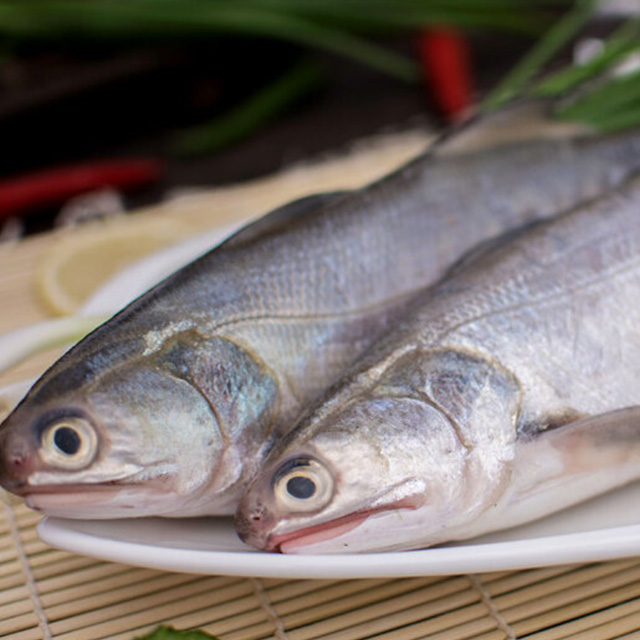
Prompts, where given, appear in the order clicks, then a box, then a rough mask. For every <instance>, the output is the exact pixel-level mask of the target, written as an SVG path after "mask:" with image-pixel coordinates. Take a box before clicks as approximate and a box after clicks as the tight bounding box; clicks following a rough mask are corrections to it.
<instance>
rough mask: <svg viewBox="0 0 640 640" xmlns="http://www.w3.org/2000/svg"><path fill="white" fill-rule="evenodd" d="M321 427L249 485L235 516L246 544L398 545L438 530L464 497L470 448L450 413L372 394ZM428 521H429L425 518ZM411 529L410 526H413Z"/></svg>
mask: <svg viewBox="0 0 640 640" xmlns="http://www.w3.org/2000/svg"><path fill="white" fill-rule="evenodd" d="M329 420H330V423H327V422H323V423H322V424H320V425H315V426H316V427H317V428H316V429H314V430H313V433H312V434H311V436H310V437H308V438H306V439H305V440H304V442H300V441H296V442H294V443H292V446H290V447H287V448H286V450H285V451H283V452H279V453H278V455H277V456H276V457H275V459H274V458H272V457H269V459H268V462H267V465H266V466H265V468H264V470H263V471H262V472H261V473H259V474H258V475H257V476H256V477H255V478H254V480H253V481H252V482H251V484H250V485H249V488H248V490H247V492H246V494H245V496H244V497H243V499H242V501H241V503H240V506H239V508H238V511H237V513H236V522H237V529H238V532H239V534H240V536H241V538H243V540H245V541H246V542H248V543H249V544H251V545H253V546H256V547H258V548H260V549H265V550H269V551H281V552H286V553H339V552H351V551H362V550H364V549H366V550H371V549H372V548H373V549H378V548H380V549H382V548H392V547H394V546H396V545H398V544H401V543H402V542H403V541H404V539H405V537H406V536H407V535H408V534H409V535H410V534H411V533H413V534H414V535H415V532H408V531H407V524H409V525H410V520H411V515H410V514H412V513H414V512H415V511H416V510H420V512H421V514H422V520H423V522H422V524H421V525H420V526H421V527H422V528H423V529H427V528H432V529H433V530H434V531H436V532H437V531H439V530H440V529H441V528H442V526H443V525H444V524H446V523H447V521H448V520H449V519H450V514H451V513H452V511H453V510H455V508H456V507H457V506H459V505H460V503H461V502H462V500H463V496H462V495H461V493H463V483H461V482H458V480H459V479H460V478H462V477H463V476H464V471H465V465H466V451H465V449H464V447H462V446H460V443H459V441H458V440H457V438H456V436H455V433H454V432H453V430H452V429H451V424H450V422H449V420H448V419H447V417H446V416H445V415H444V414H443V413H442V412H441V411H440V410H438V409H437V408H435V407H433V406H431V405H430V404H428V403H425V402H423V401H421V400H419V399H414V398H402V397H400V398H398V397H386V398H384V397H383V398H368V399H364V400H362V401H358V402H355V403H353V404H351V405H350V406H349V407H347V408H346V409H345V410H343V411H341V412H340V414H339V415H337V416H331V417H330V418H329ZM425 520H426V521H425ZM409 528H410V527H409Z"/></svg>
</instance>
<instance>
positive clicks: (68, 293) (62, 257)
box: [35, 216, 194, 315]
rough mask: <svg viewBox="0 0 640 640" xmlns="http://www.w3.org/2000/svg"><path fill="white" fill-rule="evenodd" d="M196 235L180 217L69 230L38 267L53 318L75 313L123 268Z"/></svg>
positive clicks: (124, 220) (122, 220)
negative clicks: (54, 315) (55, 315)
mask: <svg viewBox="0 0 640 640" xmlns="http://www.w3.org/2000/svg"><path fill="white" fill-rule="evenodd" d="M193 233H194V229H193V227H192V226H191V225H188V224H187V225H185V224H182V223H181V222H180V221H178V220H175V219H171V218H157V219H150V218H141V219H135V218H129V217H125V216H122V217H118V218H114V219H109V220H106V221H103V222H100V223H96V224H91V225H90V226H87V227H79V228H76V229H74V230H72V231H70V230H67V231H65V232H64V234H61V235H60V237H59V238H58V239H57V241H56V242H55V243H54V244H53V245H52V246H51V248H50V249H49V250H48V251H47V252H46V253H45V254H44V255H43V257H42V260H41V262H40V264H39V265H38V268H37V269H36V273H35V278H36V288H37V291H38V295H39V296H40V298H41V299H42V301H43V302H44V304H45V305H46V306H47V308H48V309H49V310H50V311H52V312H53V313H54V314H57V315H67V314H74V313H76V312H77V311H78V310H79V309H80V307H81V306H82V304H83V303H84V302H85V300H87V299H88V298H89V297H90V296H91V294H92V293H93V292H94V291H95V290H96V289H97V288H98V287H99V286H100V285H101V284H103V283H104V282H105V281H106V280H108V279H109V278H111V277H112V276H113V275H114V274H115V273H117V272H118V271H120V270H121V269H122V268H123V267H126V266H127V265H129V264H131V263H132V262H134V261H136V260H138V259H140V258H142V257H144V256H146V255H148V254H150V253H152V252H154V251H156V250H158V249H160V248H162V247H166V246H169V245H170V244H173V243H176V242H179V241H180V240H182V239H184V238H186V237H188V236H189V235H192V234H193Z"/></svg>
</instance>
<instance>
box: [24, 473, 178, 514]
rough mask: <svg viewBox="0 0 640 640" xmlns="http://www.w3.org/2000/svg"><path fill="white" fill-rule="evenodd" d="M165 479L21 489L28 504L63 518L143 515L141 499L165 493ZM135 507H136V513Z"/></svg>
mask: <svg viewBox="0 0 640 640" xmlns="http://www.w3.org/2000/svg"><path fill="white" fill-rule="evenodd" d="M166 491H167V485H166V483H164V482H147V483H145V484H144V485H131V484H127V483H116V482H113V483H109V484H107V483H104V484H99V483H96V484H79V485H65V486H56V485H49V486H42V487H37V488H34V487H29V486H25V487H22V490H21V491H20V492H16V493H18V495H20V497H22V498H23V499H24V502H25V504H26V506H27V507H29V508H30V509H33V510H34V511H38V512H41V513H44V514H46V515H51V516H60V517H64V518H91V519H97V518H100V519H106V518H112V517H134V516H137V515H140V514H139V513H138V510H139V509H140V501H141V500H142V501H143V502H147V501H151V500H153V497H154V496H158V495H159V496H162V495H165V492H166ZM134 511H136V512H135V513H134Z"/></svg>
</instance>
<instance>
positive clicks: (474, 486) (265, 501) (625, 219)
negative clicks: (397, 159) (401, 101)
mask: <svg viewBox="0 0 640 640" xmlns="http://www.w3.org/2000/svg"><path fill="white" fill-rule="evenodd" d="M509 236H511V237H509ZM490 244H493V245H495V246H490V247H487V246H485V247H483V248H481V249H478V250H477V251H475V252H474V253H475V255H471V256H469V257H468V258H467V259H465V260H463V261H462V263H461V264H460V265H459V266H457V267H456V268H454V269H453V271H452V272H451V275H450V276H448V277H446V278H445V279H444V280H443V281H442V282H441V283H440V284H439V285H437V286H435V287H434V288H433V289H432V290H427V291H425V292H423V293H422V294H420V295H419V296H417V298H416V300H415V307H414V308H413V309H411V310H410V311H409V312H408V314H407V316H406V317H405V318H404V319H403V321H402V322H401V323H399V327H398V328H397V329H396V330H395V331H393V332H391V333H389V334H388V335H387V336H386V337H385V338H383V339H382V340H381V341H380V342H379V343H378V344H377V345H376V346H375V347H374V348H372V350H371V351H370V352H369V353H368V354H366V355H365V356H364V357H363V358H362V360H361V361H360V363H358V364H357V365H355V367H354V368H353V369H352V370H351V372H350V373H349V374H347V375H346V377H345V378H344V381H343V382H342V383H341V384H339V385H338V386H337V387H336V388H335V389H334V390H333V392H332V393H330V394H329V395H328V397H327V398H326V399H325V401H324V402H323V403H320V404H319V405H318V406H317V407H316V408H315V409H314V410H313V411H311V412H310V413H309V414H308V415H307V416H306V418H304V419H303V420H302V422H301V423H300V424H299V425H298V426H297V427H295V428H294V429H293V430H292V431H291V432H290V433H289V434H288V435H287V436H286V437H285V438H284V439H283V441H282V442H281V443H279V445H278V446H277V447H276V449H275V450H274V451H272V452H271V454H270V455H269V456H268V458H267V460H266V461H265V468H264V469H263V470H262V471H261V472H260V473H259V474H258V475H257V477H256V478H255V480H254V481H253V482H252V483H251V485H250V486H249V488H248V491H247V493H246V495H245V496H244V498H243V500H242V502H241V504H240V506H239V509H238V514H237V523H238V530H239V532H240V534H241V537H242V538H243V539H244V540H245V541H247V542H249V543H250V544H252V545H255V546H257V547H259V548H261V549H268V550H280V551H283V552H291V553H339V552H363V551H385V550H400V549H413V548H419V547H426V546H429V545H433V544H436V543H441V542H445V541H450V540H458V539H463V538H468V537H472V536H475V535H478V534H481V533H485V532H488V531H491V530H495V529H501V528H507V527H511V526H514V525H517V524H520V523H523V522H526V521H529V520H533V519H535V518H538V517H541V516H543V515H546V514H548V513H550V512H553V511H556V510H558V509H562V508H564V507H566V506H568V505H572V504H575V503H576V502H579V501H582V500H585V499H586V498H589V497H591V496H594V495H596V494H598V493H602V492H605V491H607V490H610V489H612V488H615V487H618V486H620V485H623V484H625V483H628V482H630V481H631V480H634V479H637V478H640V387H639V386H638V380H640V179H638V178H635V179H634V180H633V181H632V182H631V183H629V184H628V185H625V186H624V187H623V188H621V189H620V190H619V191H617V192H612V193H609V194H606V195H604V196H602V197H601V198H599V199H597V200H594V201H592V202H590V203H588V204H585V205H581V206H580V207H579V208H577V209H575V210H574V211H572V212H570V213H567V214H565V215H562V216H560V217H558V218H556V219H554V220H549V221H545V222H541V223H540V222H539V223H537V224H535V225H533V226H531V225H530V226H529V228H526V229H524V230H522V231H519V232H517V233H515V234H514V233H511V234H507V237H506V238H503V239H501V240H500V241H499V242H493V243H490Z"/></svg>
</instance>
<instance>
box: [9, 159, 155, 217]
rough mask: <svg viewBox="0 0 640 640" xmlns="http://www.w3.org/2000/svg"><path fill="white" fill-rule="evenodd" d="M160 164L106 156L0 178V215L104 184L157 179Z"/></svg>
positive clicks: (126, 186)
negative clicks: (100, 159) (105, 157)
mask: <svg viewBox="0 0 640 640" xmlns="http://www.w3.org/2000/svg"><path fill="white" fill-rule="evenodd" d="M162 172H163V170H162V165H161V163H160V162H159V161H157V160H153V159H124V160H105V161H101V162H92V163H87V164H81V165H74V166H68V167H60V168H56V169H48V170H45V171H39V172H37V173H31V174H27V175H23V176H20V177H17V178H11V179H8V180H3V181H0V218H7V217H10V216H15V215H16V214H19V213H23V212H24V213H26V212H28V211H31V210H33V209H38V208H42V207H47V206H52V205H56V204H60V203H63V202H65V201H66V200H68V199H69V198H72V197H73V196H77V195H79V194H81V193H86V192H88V191H93V190H95V189H100V188H103V187H114V188H116V189H120V190H122V191H126V190H128V189H132V188H135V187H140V186H143V185H145V184H149V183H151V182H154V181H156V180H158V178H159V177H160V176H161V175H162Z"/></svg>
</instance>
